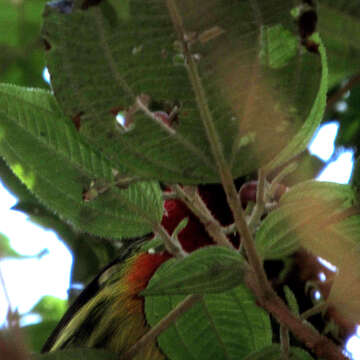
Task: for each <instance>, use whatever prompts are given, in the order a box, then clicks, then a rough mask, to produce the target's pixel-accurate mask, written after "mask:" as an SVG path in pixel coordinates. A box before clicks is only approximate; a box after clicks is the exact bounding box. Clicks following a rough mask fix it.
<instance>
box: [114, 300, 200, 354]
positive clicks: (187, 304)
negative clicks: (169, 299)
mask: <svg viewBox="0 0 360 360" xmlns="http://www.w3.org/2000/svg"><path fill="white" fill-rule="evenodd" d="M201 299H202V295H189V296H187V297H186V298H185V299H184V300H183V301H182V302H181V303H179V304H178V305H177V306H176V307H175V308H174V309H173V310H171V311H170V312H169V313H168V314H167V315H166V316H165V317H164V318H162V319H161V320H160V321H159V322H158V323H157V324H156V325H155V326H154V327H153V328H151V329H150V330H149V331H148V332H147V333H146V334H145V335H144V336H143V337H141V338H140V340H138V341H137V342H136V343H135V344H134V345H133V346H132V347H131V348H130V349H129V351H127V352H126V353H125V354H124V355H123V356H121V357H120V359H121V360H130V359H133V358H134V356H135V355H136V354H137V353H138V352H139V351H140V350H141V349H143V348H144V347H145V346H146V345H147V344H149V343H151V342H153V341H155V339H156V338H157V337H158V336H159V335H160V334H161V333H162V332H164V331H165V330H166V329H167V328H168V327H169V326H171V325H172V324H173V323H174V322H175V321H176V320H177V319H178V318H179V316H181V315H182V314H184V313H185V312H186V311H187V310H189V309H190V308H191V307H192V306H193V305H194V304H195V303H197V302H198V301H199V300H201Z"/></svg>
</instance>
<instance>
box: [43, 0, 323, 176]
mask: <svg viewBox="0 0 360 360" xmlns="http://www.w3.org/2000/svg"><path fill="white" fill-rule="evenodd" d="M82 3H83V1H75V2H74V4H73V6H72V7H70V8H67V9H66V11H64V9H62V8H61V7H59V6H58V5H55V4H54V3H50V4H49V5H48V6H47V8H46V11H45V13H44V21H45V22H44V27H43V31H42V35H43V37H44V39H45V40H46V42H47V44H48V48H49V50H48V51H47V61H48V67H49V70H50V73H51V76H52V85H53V87H54V91H55V96H56V98H57V100H58V101H59V103H60V105H61V106H62V108H63V109H64V111H65V113H66V114H67V115H68V116H70V117H72V118H76V119H77V120H78V121H79V122H80V132H81V133H82V134H84V135H85V136H86V137H87V138H88V139H89V140H90V141H92V142H93V143H94V144H96V146H97V148H98V149H99V150H101V151H102V152H103V153H104V155H105V156H106V157H107V158H108V159H110V160H111V161H114V162H116V163H119V164H126V166H127V168H128V171H131V172H135V173H136V174H137V175H139V176H141V177H148V178H156V179H161V180H163V181H168V182H176V183H178V182H182V183H204V182H218V181H219V175H218V171H217V167H216V162H214V158H213V153H212V150H213V148H212V144H210V143H209V139H208V138H209V133H208V132H207V130H206V129H205V126H204V121H205V120H204V119H205V118H207V119H208V120H210V122H211V123H213V124H214V127H215V131H216V137H217V138H218V140H219V143H220V149H221V151H222V152H223V153H224V157H225V159H226V161H227V163H228V164H229V166H230V167H231V168H232V172H233V176H234V177H237V176H240V175H243V174H247V173H249V172H251V171H253V170H255V169H256V168H257V167H259V166H260V165H264V164H266V163H268V162H269V161H270V160H272V159H273V158H274V156H275V155H277V154H278V153H279V152H280V151H281V150H282V149H283V148H284V147H285V146H286V145H287V144H288V143H289V142H292V141H293V140H294V141H295V143H292V145H291V151H301V150H302V149H303V148H304V146H306V141H308V139H309V137H310V136H311V135H312V132H313V131H314V130H315V128H316V126H317V125H318V123H319V120H320V117H321V113H322V110H323V107H324V101H325V91H326V84H325V82H326V81H325V79H326V75H325V74H326V66H324V54H323V49H322V50H321V51H320V53H321V56H319V55H318V54H314V53H310V52H308V51H307V50H306V49H304V47H303V46H302V45H301V44H300V40H299V36H298V28H297V24H296V20H295V19H294V18H293V16H292V15H291V10H292V4H291V3H289V2H284V1H281V0H266V1H265V0H263V1H256V2H253V1H250V0H246V1H235V0H231V1H228V0H210V1H209V0H206V1H205V0H201V1H197V2H195V1H192V0H182V1H178V0H169V1H165V0H151V1H147V2H143V1H140V0H131V1H128V2H126V4H127V6H118V5H116V2H105V1H100V2H98V3H96V4H95V5H94V6H89V7H86V9H84V7H83V6H82ZM316 41H317V40H316ZM289 44H290V46H289ZM320 47H321V46H320ZM322 62H323V64H322ZM322 66H323V70H322V69H321V68H322ZM69 88H70V89H71V91H69ZM139 99H140V100H141V101H142V104H143V105H146V107H147V110H149V111H147V112H146V111H145V112H144V111H143V109H141V108H139V104H138V102H137V101H138V100H139ZM175 107H177V108H178V112H177V114H176V115H175V117H174V118H173V122H172V123H171V125H170V126H167V125H164V124H162V120H161V117H156V115H155V114H156V112H157V111H161V112H163V113H164V112H166V113H168V114H169V113H171V111H172V110H174V109H175ZM118 112H120V113H122V114H123V115H124V116H125V120H123V121H122V124H121V125H119V123H118V121H117V120H116V119H117V113H118ZM316 114H317V115H316ZM299 131H300V134H298V133H299ZM297 134H298V135H297ZM288 156H289V152H287V153H286V154H285V155H284V154H283V155H282V157H281V159H279V160H278V161H283V160H284V157H285V158H286V157H288Z"/></svg>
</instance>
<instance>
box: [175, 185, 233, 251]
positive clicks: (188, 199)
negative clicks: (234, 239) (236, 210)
mask: <svg viewBox="0 0 360 360" xmlns="http://www.w3.org/2000/svg"><path fill="white" fill-rule="evenodd" d="M172 190H173V191H174V192H175V193H176V194H177V195H178V197H179V198H180V199H181V200H182V201H183V202H184V203H185V204H186V206H187V207H188V208H189V209H190V210H191V211H192V212H193V213H194V214H195V215H196V217H197V218H198V219H199V220H200V221H201V223H202V224H203V225H204V227H205V229H206V231H207V232H208V234H209V235H210V236H211V238H212V239H213V240H214V242H215V243H217V244H219V245H222V246H225V247H228V248H230V249H233V248H234V247H233V246H232V244H231V242H230V241H229V239H228V238H227V236H226V235H225V234H224V232H223V231H222V229H221V225H220V223H219V222H218V221H217V220H216V219H215V218H214V217H213V215H212V214H211V212H210V211H209V209H208V208H207V207H206V205H205V204H204V202H203V201H202V199H201V197H200V195H199V194H198V192H197V191H196V192H195V193H194V196H190V195H189V194H188V193H187V192H186V191H185V190H184V189H182V188H181V186H179V185H175V186H174V187H172Z"/></svg>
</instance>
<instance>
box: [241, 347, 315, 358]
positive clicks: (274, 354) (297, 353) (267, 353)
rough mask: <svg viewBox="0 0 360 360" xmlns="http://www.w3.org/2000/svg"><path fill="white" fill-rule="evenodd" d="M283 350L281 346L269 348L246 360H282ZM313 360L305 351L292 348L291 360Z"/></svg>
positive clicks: (255, 353)
mask: <svg viewBox="0 0 360 360" xmlns="http://www.w3.org/2000/svg"><path fill="white" fill-rule="evenodd" d="M282 358H283V356H282V353H281V348H280V345H279V344H273V345H270V346H267V347H265V348H263V349H261V350H259V351H256V352H254V353H252V354H250V355H249V356H247V357H246V358H244V360H280V359H282ZM312 359H313V358H312V357H311V356H310V355H309V353H307V352H306V351H305V350H303V349H301V348H298V347H291V348H290V355H289V360H312Z"/></svg>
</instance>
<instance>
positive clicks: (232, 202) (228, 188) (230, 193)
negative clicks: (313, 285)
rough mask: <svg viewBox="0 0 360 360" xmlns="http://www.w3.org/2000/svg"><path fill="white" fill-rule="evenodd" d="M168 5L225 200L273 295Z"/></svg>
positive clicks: (170, 1)
mask: <svg viewBox="0 0 360 360" xmlns="http://www.w3.org/2000/svg"><path fill="white" fill-rule="evenodd" d="M166 3H167V6H168V9H169V13H170V16H171V19H172V22H173V24H174V27H175V30H176V32H177V34H178V37H179V40H180V42H181V44H182V50H183V53H184V56H185V59H186V61H187V64H188V66H187V69H188V73H189V78H190V81H191V84H192V88H193V90H194V93H195V97H196V102H197V104H198V108H199V112H200V117H201V120H202V122H203V125H204V128H205V132H206V135H207V138H208V140H209V144H210V147H211V152H212V154H213V157H214V159H215V162H216V166H217V169H218V172H219V174H220V177H221V182H222V185H223V187H224V190H225V193H226V198H227V201H228V204H229V206H230V209H231V210H232V213H233V216H234V220H235V225H236V227H237V229H238V231H239V233H240V235H241V241H242V244H243V245H244V248H245V251H246V254H247V257H248V260H249V263H250V265H251V267H252V268H253V269H254V272H255V274H256V279H257V281H258V282H259V284H261V288H262V289H263V296H266V293H267V292H269V291H270V292H271V291H272V288H271V285H270V283H269V282H268V280H267V277H266V274H265V271H264V268H263V266H262V262H261V260H260V258H259V256H258V255H257V253H256V250H255V245H254V241H253V238H252V235H251V232H250V229H249V227H248V226H247V222H246V219H245V214H244V211H243V209H242V207H241V203H240V199H239V197H238V194H237V191H236V188H235V185H234V182H233V178H232V174H231V171H230V168H229V166H228V164H227V162H226V160H225V157H224V152H223V149H222V144H221V141H220V139H219V137H218V134H217V131H216V128H215V125H214V121H213V118H212V115H211V112H210V109H209V106H208V103H207V100H206V95H205V91H204V88H203V86H202V82H201V79H200V76H199V73H198V70H197V65H196V63H195V61H194V58H193V56H192V54H191V52H190V50H189V47H188V44H187V42H186V40H185V36H184V35H185V34H186V32H185V29H184V26H183V23H182V20H181V17H180V14H179V11H178V8H177V6H176V3H175V1H174V0H167V2H166Z"/></svg>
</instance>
